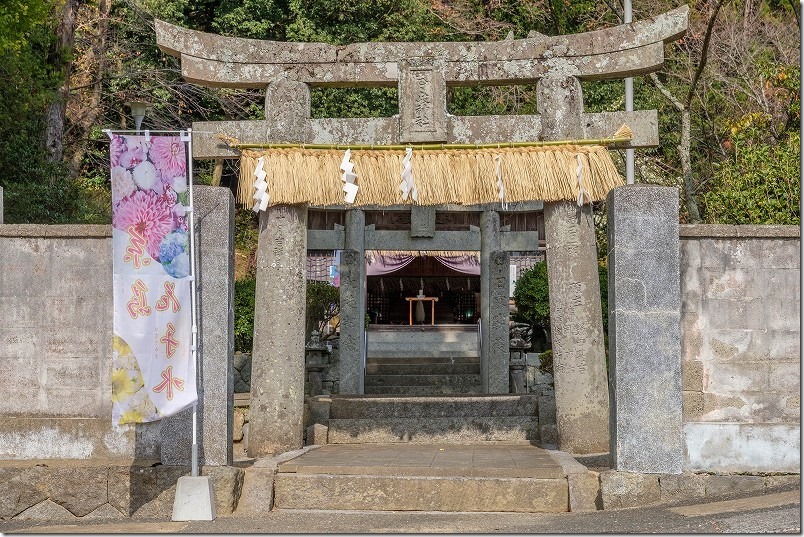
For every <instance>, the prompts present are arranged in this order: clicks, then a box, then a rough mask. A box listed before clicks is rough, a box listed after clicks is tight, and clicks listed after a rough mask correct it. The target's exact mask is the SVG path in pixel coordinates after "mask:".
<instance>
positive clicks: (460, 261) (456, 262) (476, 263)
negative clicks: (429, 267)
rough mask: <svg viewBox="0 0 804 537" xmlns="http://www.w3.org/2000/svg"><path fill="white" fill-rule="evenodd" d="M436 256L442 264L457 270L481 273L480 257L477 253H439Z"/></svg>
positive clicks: (475, 273) (476, 274) (464, 272)
mask: <svg viewBox="0 0 804 537" xmlns="http://www.w3.org/2000/svg"><path fill="white" fill-rule="evenodd" d="M435 258H436V259H437V260H438V262H439V263H441V264H442V265H444V266H446V267H449V268H451V269H452V270H457V271H458V272H461V273H463V274H474V275H475V276H479V275H480V259H479V258H478V257H477V256H475V255H471V254H469V255H451V256H441V255H437V256H435Z"/></svg>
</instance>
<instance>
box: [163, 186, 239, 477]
mask: <svg viewBox="0 0 804 537" xmlns="http://www.w3.org/2000/svg"><path fill="white" fill-rule="evenodd" d="M193 207H194V209H195V234H196V237H195V240H196V242H195V244H196V282H197V291H198V292H197V297H198V303H197V315H198V323H197V324H198V335H199V337H198V351H197V360H198V369H197V385H198V404H197V412H198V424H199V427H198V459H199V464H200V465H204V466H226V465H230V464H232V423H233V412H234V409H233V408H232V405H233V400H232V394H233V392H234V374H233V369H232V368H233V361H234V198H233V197H232V193H231V192H230V191H229V189H226V188H220V187H209V186H201V185H198V186H195V187H193ZM160 434H161V441H162V450H161V451H162V463H163V464H177V465H182V464H183V465H189V464H190V462H191V460H190V456H191V446H192V436H193V423H192V410H191V409H187V410H185V411H183V412H180V413H179V414H177V415H175V416H172V417H170V418H167V419H166V420H165V422H164V423H163V425H162V428H161V433H160Z"/></svg>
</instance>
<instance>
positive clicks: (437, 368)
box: [366, 362, 480, 376]
mask: <svg viewBox="0 0 804 537" xmlns="http://www.w3.org/2000/svg"><path fill="white" fill-rule="evenodd" d="M479 374H480V363H479V362H458V363H455V362H435V363H422V362H419V363H405V362H401V363H400V362H395V363H377V362H368V363H366V375H367V376H368V375H479Z"/></svg>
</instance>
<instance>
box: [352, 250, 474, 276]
mask: <svg viewBox="0 0 804 537" xmlns="http://www.w3.org/2000/svg"><path fill="white" fill-rule="evenodd" d="M435 258H436V259H437V260H438V262H439V263H441V264H442V265H444V266H446V267H449V268H451V269H452V270H455V271H458V272H460V273H462V274H472V275H475V276H477V275H479V274H480V259H479V258H478V257H477V256H476V255H471V254H469V255H451V256H440V255H437V256H435ZM414 259H416V256H415V255H408V254H393V255H375V256H374V258H373V259H370V260H368V261H366V276H384V275H385V274H390V273H391V272H396V271H397V270H399V269H402V268H405V267H406V266H408V265H409V264H410V263H412V262H413V260H414Z"/></svg>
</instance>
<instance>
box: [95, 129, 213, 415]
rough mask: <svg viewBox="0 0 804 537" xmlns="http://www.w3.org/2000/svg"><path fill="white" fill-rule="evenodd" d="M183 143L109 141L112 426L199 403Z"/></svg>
mask: <svg viewBox="0 0 804 537" xmlns="http://www.w3.org/2000/svg"><path fill="white" fill-rule="evenodd" d="M185 144H186V142H183V141H182V138H181V137H178V136H121V135H117V134H114V135H112V138H111V151H110V156H111V179H112V226H113V230H112V240H113V255H114V340H113V356H112V361H113V363H112V422H113V423H114V425H122V424H125V423H141V422H146V421H155V420H158V419H161V418H163V417H166V416H170V415H173V414H175V413H177V412H179V411H181V410H183V409H185V408H187V407H189V406H191V405H192V404H193V403H195V401H196V400H197V398H198V397H197V393H196V383H195V376H196V371H195V361H194V359H193V353H192V352H191V345H192V308H191V303H190V300H191V290H190V278H189V276H190V266H191V264H190V255H192V254H191V252H190V235H189V233H190V231H189V229H188V223H187V218H186V216H185V207H187V206H189V199H188V196H189V194H188V190H187V150H186V147H185Z"/></svg>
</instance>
